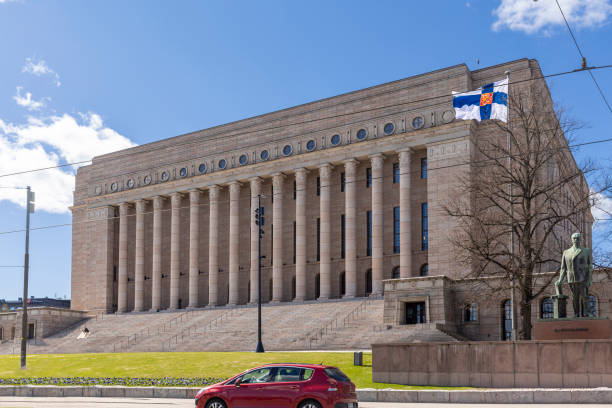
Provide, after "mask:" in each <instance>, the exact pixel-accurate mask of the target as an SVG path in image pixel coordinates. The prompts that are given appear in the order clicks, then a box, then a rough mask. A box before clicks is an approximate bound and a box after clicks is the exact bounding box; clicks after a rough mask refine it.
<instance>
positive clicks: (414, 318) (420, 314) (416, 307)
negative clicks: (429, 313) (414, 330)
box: [405, 302, 427, 324]
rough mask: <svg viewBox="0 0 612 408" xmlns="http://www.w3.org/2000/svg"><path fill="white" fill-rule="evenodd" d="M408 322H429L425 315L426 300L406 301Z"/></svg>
mask: <svg viewBox="0 0 612 408" xmlns="http://www.w3.org/2000/svg"><path fill="white" fill-rule="evenodd" d="M405 307H406V324H418V323H427V321H426V315H425V302H409V303H405Z"/></svg>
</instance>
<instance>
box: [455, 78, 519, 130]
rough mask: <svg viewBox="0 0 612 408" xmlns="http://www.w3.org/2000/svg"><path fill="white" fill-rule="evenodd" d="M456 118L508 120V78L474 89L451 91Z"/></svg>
mask: <svg viewBox="0 0 612 408" xmlns="http://www.w3.org/2000/svg"><path fill="white" fill-rule="evenodd" d="M453 107H454V108H455V118H456V119H464V120H470V119H476V120H477V121H479V122H480V121H481V120H486V119H498V120H501V121H504V122H508V78H505V79H503V80H501V81H497V82H493V83H491V84H487V85H485V86H483V87H481V88H478V89H477V90H475V91H471V92H465V93H459V92H454V91H453Z"/></svg>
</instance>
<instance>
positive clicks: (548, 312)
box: [540, 297, 555, 319]
mask: <svg viewBox="0 0 612 408" xmlns="http://www.w3.org/2000/svg"><path fill="white" fill-rule="evenodd" d="M540 317H541V318H542V319H552V318H554V317H555V313H554V306H553V300H552V298H549V297H546V298H544V299H542V303H540Z"/></svg>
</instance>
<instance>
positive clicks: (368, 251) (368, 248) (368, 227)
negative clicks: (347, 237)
mask: <svg viewBox="0 0 612 408" xmlns="http://www.w3.org/2000/svg"><path fill="white" fill-rule="evenodd" d="M366 234H367V235H366V256H372V211H367V212H366Z"/></svg>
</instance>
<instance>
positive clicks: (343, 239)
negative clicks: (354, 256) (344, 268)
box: [340, 214, 346, 259]
mask: <svg viewBox="0 0 612 408" xmlns="http://www.w3.org/2000/svg"><path fill="white" fill-rule="evenodd" d="M345 222H346V220H345V218H344V214H342V215H340V239H341V245H342V246H341V247H340V258H342V259H344V256H345V255H346V228H345V226H346V224H345Z"/></svg>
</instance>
